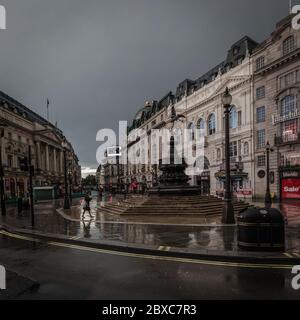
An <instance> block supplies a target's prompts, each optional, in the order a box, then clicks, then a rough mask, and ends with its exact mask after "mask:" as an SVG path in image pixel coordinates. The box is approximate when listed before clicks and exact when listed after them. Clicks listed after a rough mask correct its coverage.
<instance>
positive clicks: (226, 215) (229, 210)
mask: <svg viewBox="0 0 300 320" xmlns="http://www.w3.org/2000/svg"><path fill="white" fill-rule="evenodd" d="M231 102H232V96H231V94H230V93H229V89H228V88H226V90H225V92H224V94H223V97H222V103H223V106H224V114H225V178H226V180H225V197H224V206H223V216H222V223H226V224H233V223H235V219H234V210H233V205H232V197H231V181H230V144H229V143H230V141H229V114H230V108H231Z"/></svg>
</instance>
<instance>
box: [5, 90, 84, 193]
mask: <svg viewBox="0 0 300 320" xmlns="http://www.w3.org/2000/svg"><path fill="white" fill-rule="evenodd" d="M0 123H2V124H4V127H3V130H4V134H3V137H2V138H1V157H2V164H3V168H4V189H5V196H6V197H7V198H14V197H16V196H25V195H26V194H27V192H28V183H29V178H28V173H27V172H23V171H21V169H20V160H21V159H22V158H24V157H28V149H29V148H28V146H31V153H32V164H33V165H34V177H33V182H34V186H56V187H57V188H58V189H59V190H61V189H62V188H63V184H64V169H65V168H64V158H63V152H64V148H66V155H67V166H68V168H67V169H68V178H69V180H70V181H71V183H72V186H73V189H74V191H77V190H79V187H80V184H81V168H80V165H79V163H78V158H77V156H76V154H75V152H74V150H73V147H72V145H71V143H70V142H68V141H67V140H66V138H65V137H64V135H63V133H62V131H61V130H59V129H58V128H57V127H56V126H54V125H53V124H51V123H50V122H49V121H47V120H45V119H43V118H42V117H41V116H39V115H38V114H36V113H35V112H33V111H32V110H30V109H29V108H27V107H26V106H24V105H22V104H21V103H19V102H18V101H16V100H14V99H13V98H11V97H9V96H8V95H6V94H5V93H3V92H0ZM63 143H64V144H63Z"/></svg>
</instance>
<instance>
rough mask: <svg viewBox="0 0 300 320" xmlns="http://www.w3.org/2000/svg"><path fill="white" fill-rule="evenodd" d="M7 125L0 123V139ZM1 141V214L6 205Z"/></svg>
mask: <svg viewBox="0 0 300 320" xmlns="http://www.w3.org/2000/svg"><path fill="white" fill-rule="evenodd" d="M5 127H7V125H6V124H4V123H0V139H1V140H2V138H3V137H4V128H5ZM2 148H3V146H2V142H1V145H0V200H1V214H2V215H3V216H5V215H6V206H5V194H4V168H3V163H2Z"/></svg>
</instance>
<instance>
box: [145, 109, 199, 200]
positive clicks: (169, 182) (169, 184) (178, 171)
mask: <svg viewBox="0 0 300 320" xmlns="http://www.w3.org/2000/svg"><path fill="white" fill-rule="evenodd" d="M183 118H185V116H184V115H182V114H177V113H176V110H175V107H174V104H173V105H172V109H171V119H170V120H169V121H168V122H167V123H166V124H168V125H171V132H172V130H173V127H174V124H175V122H176V121H181V120H182V119H183ZM176 159H177V160H178V159H179V158H178V155H177V151H176V148H175V141H174V137H173V136H171V138H170V158H169V159H165V161H163V160H162V159H160V161H159V170H160V171H161V172H162V174H161V175H160V177H159V178H158V185H157V186H155V187H153V188H151V189H150V190H149V195H150V196H151V195H156V196H157V195H159V196H164V195H195V194H199V188H198V187H197V186H191V185H189V183H188V181H189V179H190V178H189V177H188V176H187V175H186V173H185V170H186V168H187V164H186V162H185V160H184V158H183V157H182V159H181V161H176Z"/></svg>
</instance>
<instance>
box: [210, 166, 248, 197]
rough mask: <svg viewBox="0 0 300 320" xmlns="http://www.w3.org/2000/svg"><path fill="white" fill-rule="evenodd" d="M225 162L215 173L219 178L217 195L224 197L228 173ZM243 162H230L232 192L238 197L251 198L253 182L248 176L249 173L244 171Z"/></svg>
mask: <svg viewBox="0 0 300 320" xmlns="http://www.w3.org/2000/svg"><path fill="white" fill-rule="evenodd" d="M224 167H225V166H224V164H222V165H221V166H220V170H219V171H218V172H217V173H216V174H215V178H216V179H217V188H216V195H217V196H220V197H223V196H224V188H225V180H226V173H225V170H224ZM243 169H244V167H243V163H231V164H230V181H231V191H232V194H233V195H234V196H236V197H238V198H251V197H252V189H251V182H250V181H249V178H248V173H247V172H244V171H243Z"/></svg>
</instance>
